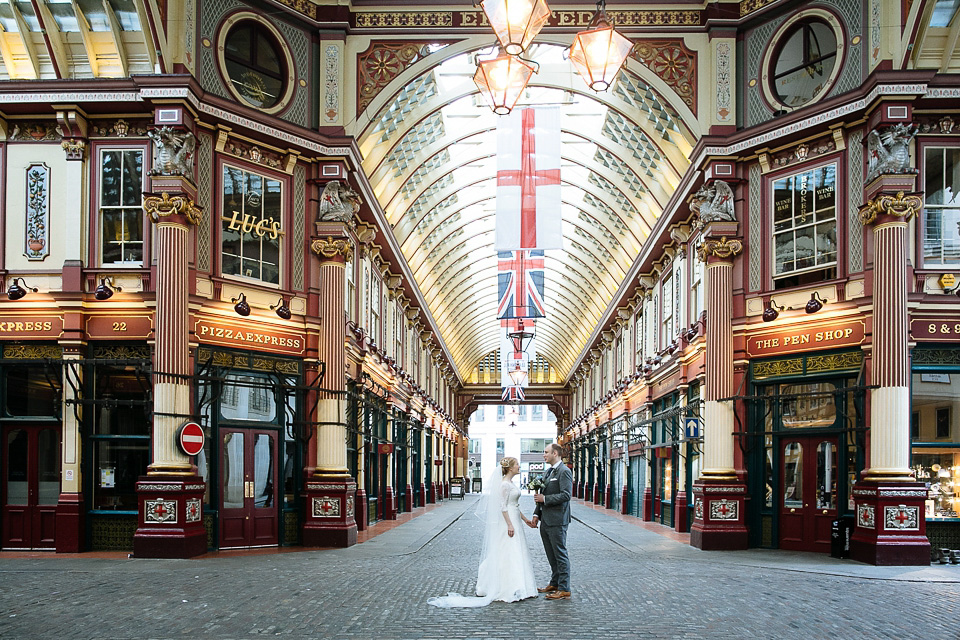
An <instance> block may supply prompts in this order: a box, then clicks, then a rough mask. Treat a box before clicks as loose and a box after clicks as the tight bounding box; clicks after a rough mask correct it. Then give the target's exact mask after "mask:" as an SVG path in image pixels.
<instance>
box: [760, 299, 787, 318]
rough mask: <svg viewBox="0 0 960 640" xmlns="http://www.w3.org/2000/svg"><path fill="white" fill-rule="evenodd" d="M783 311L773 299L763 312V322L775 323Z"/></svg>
mask: <svg viewBox="0 0 960 640" xmlns="http://www.w3.org/2000/svg"><path fill="white" fill-rule="evenodd" d="M783 309H784V308H783V307H782V306H780V305H778V304H777V303H776V302H775V301H774V299H773V298H770V301H769V302H768V303H767V308H766V309H764V310H763V321H764V322H773V321H774V320H776V319H777V316H779V315H780V312H781V311H783Z"/></svg>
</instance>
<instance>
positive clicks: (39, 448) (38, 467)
mask: <svg viewBox="0 0 960 640" xmlns="http://www.w3.org/2000/svg"><path fill="white" fill-rule="evenodd" d="M2 469H3V487H2V492H3V493H2V495H3V514H2V518H3V527H2V529H3V532H2V536H3V540H2V545H3V548H5V549H53V548H54V547H55V546H56V537H55V534H56V517H57V501H58V500H59V497H60V429H59V426H49V425H47V426H40V425H36V426H34V425H27V426H24V425H7V426H5V427H4V428H3V467H2Z"/></svg>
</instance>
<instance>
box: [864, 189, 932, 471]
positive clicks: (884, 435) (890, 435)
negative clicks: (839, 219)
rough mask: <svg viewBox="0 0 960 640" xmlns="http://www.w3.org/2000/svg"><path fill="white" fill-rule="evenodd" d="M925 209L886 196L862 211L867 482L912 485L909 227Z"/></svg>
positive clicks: (914, 200) (911, 199) (906, 198)
mask: <svg viewBox="0 0 960 640" xmlns="http://www.w3.org/2000/svg"><path fill="white" fill-rule="evenodd" d="M922 206H923V202H922V201H921V199H920V198H919V197H918V196H915V195H904V193H903V192H902V191H900V192H898V193H897V194H896V195H892V196H891V195H883V196H880V197H879V198H877V199H876V200H874V201H871V202H869V203H867V205H866V206H865V207H864V208H863V209H861V211H860V221H861V222H862V223H863V224H864V226H867V227H873V237H874V264H873V300H874V305H873V357H872V376H871V382H872V383H873V384H874V385H877V387H878V388H877V389H874V390H873V391H872V392H871V394H870V418H871V420H870V461H869V468H868V469H867V470H865V471H864V472H863V477H864V479H868V478H873V479H877V480H904V479H912V478H913V475H912V471H911V470H910V359H909V350H908V346H907V342H908V339H909V329H908V326H907V248H908V244H907V243H908V240H907V224H908V222H909V221H910V218H912V217H913V216H914V215H915V214H916V213H917V212H918V211H919V210H920V208H921V207H922Z"/></svg>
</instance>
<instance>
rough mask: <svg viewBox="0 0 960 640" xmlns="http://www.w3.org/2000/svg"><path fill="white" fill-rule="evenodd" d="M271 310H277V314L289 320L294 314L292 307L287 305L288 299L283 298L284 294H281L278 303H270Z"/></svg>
mask: <svg viewBox="0 0 960 640" xmlns="http://www.w3.org/2000/svg"><path fill="white" fill-rule="evenodd" d="M270 310H271V311H276V312H277V315H278V316H280V317H281V318H283V319H284V320H289V319H290V316H291V315H293V314H292V313H291V312H290V307H288V306H287V301H286V300H284V299H283V296H280V299H279V300H277V304H272V305H270ZM238 313H239V312H238Z"/></svg>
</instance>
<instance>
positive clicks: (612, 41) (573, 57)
mask: <svg viewBox="0 0 960 640" xmlns="http://www.w3.org/2000/svg"><path fill="white" fill-rule="evenodd" d="M606 8H607V3H606V0H600V2H598V3H597V14H596V15H595V16H594V18H593V21H592V22H591V23H590V28H589V29H587V30H586V31H581V32H580V33H578V34H577V37H576V38H575V39H574V40H573V44H572V45H570V61H571V62H572V63H573V66H575V67H576V68H577V73H579V74H580V76H581V77H582V78H583V80H584V81H585V82H586V83H587V86H589V87H590V88H591V89H593V90H594V91H606V90H607V89H609V88H610V85H611V84H613V79H614V78H615V77H616V76H617V73H618V72H619V71H620V67H621V66H623V61H624V60H626V59H627V56H628V55H630V50H631V49H633V42H631V40H630V39H629V38H627V37H626V36H624V35H621V34H620V33H618V32H617V30H616V29H614V28H613V25H612V24H610V20H609V19H608V18H607V11H606Z"/></svg>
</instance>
